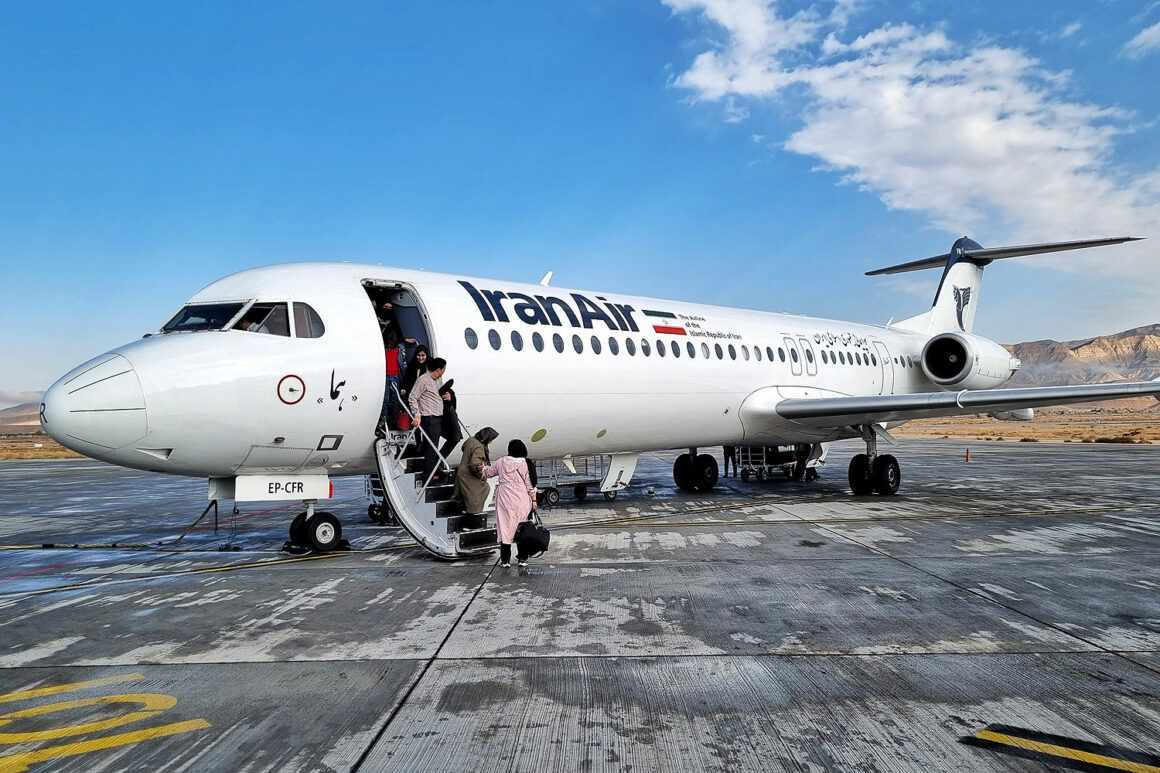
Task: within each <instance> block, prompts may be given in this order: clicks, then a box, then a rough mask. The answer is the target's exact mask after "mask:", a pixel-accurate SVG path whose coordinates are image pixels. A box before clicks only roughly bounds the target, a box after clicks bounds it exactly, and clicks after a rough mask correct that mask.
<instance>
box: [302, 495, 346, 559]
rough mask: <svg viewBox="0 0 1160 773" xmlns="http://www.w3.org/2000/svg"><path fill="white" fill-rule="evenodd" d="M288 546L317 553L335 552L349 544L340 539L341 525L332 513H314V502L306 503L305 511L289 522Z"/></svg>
mask: <svg viewBox="0 0 1160 773" xmlns="http://www.w3.org/2000/svg"><path fill="white" fill-rule="evenodd" d="M289 545H290V546H291V547H292V548H293V547H297V548H300V549H301V548H306V549H309V550H313V551H315V552H317V553H325V552H326V551H328V550H336V549H338V548H342V547H345V546H349V543H348V542H346V540H344V539H343V538H342V524H341V523H340V522H339V520H338V518H336V517H335V516H334V514H333V513H327V512H322V511H319V512H315V511H314V502H313V501H308V502H306V511H305V512H302V513H299V514H298V515H296V516H294V520H293V521H291V522H290V542H289Z"/></svg>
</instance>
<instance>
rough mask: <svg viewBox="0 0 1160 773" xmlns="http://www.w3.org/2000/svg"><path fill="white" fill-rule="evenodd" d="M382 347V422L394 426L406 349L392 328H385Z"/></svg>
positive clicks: (398, 406)
mask: <svg viewBox="0 0 1160 773" xmlns="http://www.w3.org/2000/svg"><path fill="white" fill-rule="evenodd" d="M384 349H385V351H386V355H387V385H386V386H387V388H386V392H385V394H384V395H383V424H384V426H387V427H394V426H395V417H396V415H397V414H398V412H399V408H400V407H401V404H400V402H399V399H400V396H401V394H402V392H401V390H400V387H399V384H400V382H401V381H402V379H403V373H404V372H405V371H406V369H407V349H406V347H405V346H403V342H402V341H400V340H399V336H398V334H397V333H396V332H395V331H394V330H393V329H388V330H387V338H386V343H385V346H384Z"/></svg>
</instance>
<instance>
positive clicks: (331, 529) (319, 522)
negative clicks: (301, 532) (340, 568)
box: [306, 513, 342, 553]
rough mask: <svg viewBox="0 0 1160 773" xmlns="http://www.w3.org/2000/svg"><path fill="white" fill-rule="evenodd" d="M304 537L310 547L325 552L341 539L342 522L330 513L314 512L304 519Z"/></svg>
mask: <svg viewBox="0 0 1160 773" xmlns="http://www.w3.org/2000/svg"><path fill="white" fill-rule="evenodd" d="M306 537H307V539H308V540H309V543H308V544H309V545H310V546H311V547H313V548H314V549H315V550H317V551H318V552H319V553H325V552H326V551H328V550H333V549H334V548H336V547H338V543H339V542H340V541H342V524H340V523H339V522H338V519H337V518H335V517H334V516H333V515H331V514H330V513H315V514H314V516H313V517H312V518H310V519H309V520H308V521H306Z"/></svg>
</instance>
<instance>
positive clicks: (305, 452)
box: [42, 263, 1011, 477]
mask: <svg viewBox="0 0 1160 773" xmlns="http://www.w3.org/2000/svg"><path fill="white" fill-rule="evenodd" d="M368 283H370V284H373V285H377V286H379V287H383V288H392V287H397V288H399V289H401V290H407V291H409V292H410V296H411V297H412V298H413V299H414V301H415V309H416V310H417V312H418V314H419V315H420V316H421V317H422V320H423V323H424V325H425V333H426V337H427V340H428V342H429V344H430V346H431V349H432V352H433V353H434V354H435V355H437V356H439V357H442V358H444V359H446V360H447V362H448V368H447V373H446V377H445V378H454V379H455V387H456V391H457V394H458V398H459V416H460V418H461V419H462V420H463V421H464V423H465V424H466V425H467V428H468V430H469V431H471V432H474V431H475V430H476V429H478V428H480V427H482V426H485V425H490V426H493V427H495V428H496V430H498V431H499V433H500V442H501V443H506V441H507V440H508V439H509V438H521V439H523V440H524V441H525V442H527V443H528V447H529V449H530V451H531V455H532V456H533V457H536V458H547V457H556V456H561V455H565V454H576V455H579V454H607V453H617V452H630V451H649V450H660V449H670V448H687V447H695V446H712V445H720V444H753V445H772V444H788V443H817V442H825V441H829V440H835V439H838V438H842V437H853V436H855V434H856V431H855V430H854V429H852V428H849V427H838V428H827V429H817V428H809V427H805V426H802V425H799V424H795V423H794V422H792V421H788V420H780V421H773V422H772V423H771V422H770V421H769V420H768V418H766V420H764V421H762V422H761V423H755V422H751V421H747V418H746V417H747V413H746V404H747V401H749V400H755V399H758V398H757V397H755V396H757V395H761V396H762V397H761V399H763V400H767V401H768V399H769V396H770V395H774V396H775V397H782V398H803V397H804V398H813V397H841V396H850V395H879V394H905V393H912V392H926V391H931V390H932V389H938V386H937V385H934V384H932V383H931V381H930V380H929V379H928V378H927V376H926V375H925V374H924V372H923V370H922V368H921V367H920V365H919V357H920V354H921V352H922V349H923V346H924V344H925V342H926V340H927V338H928V336H926V335H923V334H920V333H917V332H912V331H908V330H904V329H899V328H893V327H880V326H872V325H865V324H858V323H852V322H842V321H836V320H828V319H817V318H811V317H804V316H795V315H788V314H777V313H768V312H760V311H747V310H742V309H733V308H725V307H719V306H708V305H702V304H695V303H687V302H680V301H667V300H657V299H651V298H642V297H636V296H627V295H621V294H618V293H607V292H592V291H583V290H567V289H562V288H556V287H544V286H540V285H527V284H519V283H515V282H506V281H501V280H495V279H479V278H469V277H462V276H454V275H447V274H437V273H427V272H421V271H414V270H407V269H395V268H387V267H383V266H375V265H355V264H346V263H322V264H311V263H303V264H289V265H281V266H271V267H267V268H259V269H254V270H249V271H243V272H241V273H238V274H234V275H232V276H229V277H225V278H223V279H221V280H219V281H216V282H214V283H212V284H210V285H209V286H208V287H206V288H205V289H203V290H202V291H201V292H199V293H198V294H197V295H195V296H194V297H193V298H192V299H190V301H189V304H209V303H218V302H220V303H241V304H247V305H248V304H249V303H250V302H259V303H282V302H287V303H299V304H302V303H305V304H309V306H310V307H311V308H312V309H314V310H315V311H316V312H317V314H318V316H319V317H320V319H321V320H322V322H323V323H324V325H325V332H324V334H323V335H321V337H316V338H304V337H296V336H282V335H271V334H268V333H261V332H250V331H246V330H239V329H227V330H206V331H199V332H172V333H162V334H155V335H151V336H149V337H146V338H144V339H141V340H139V341H135V342H133V343H130V344H126V345H125V346H122V347H119V348H117V349H114V350H113V351H112V352H109V353H106V354H105V355H102V356H101V357H98V358H95V359H94V360H92V361H90V362H88V363H85V364H84V365H82V366H80V367H78V368H76V369H74V370H73V371H72V372H70V373H69V374H67V375H66V376H64V377H63V378H62V379H61V380H60V381H58V382H57V383H56V384H55V385H54V386H53V387H52V388H51V389H50V390H49V392H48V393H47V394H46V397H45V400H44V408H43V410H42V417H43V421H44V427H45V429H46V430H47V431H48V432H49V433H50V434H52V435H53V436H54V437H56V438H57V439H59V440H61V442H63V443H64V444H65V445H68V446H70V447H72V448H74V449H76V450H78V451H80V452H82V453H84V454H86V455H89V456H92V457H95V458H98V459H103V460H106V461H109V462H113V463H115V464H120V465H124V466H128V467H136V468H140V469H147V470H155V471H159V472H169V473H175V474H182V475H192V476H201V477H225V476H235V475H242V474H247V473H264V472H303V473H322V472H325V473H327V474H329V475H332V476H334V475H352V474H365V473H368V472H371V471H373V470H374V469H375V461H374V455H373V443H374V429H375V426H376V423H377V421H378V418H379V415H380V412H381V409H382V404H383V396H384V388H385V378H384V376H385V364H384V349H383V339H382V335H381V331H380V327H379V320H378V318H377V317H376V311H375V308H374V306H373V304H372V301H371V299H370V298H369V297H368V294H367V290H366V285H367V284H368ZM243 308H245V306H243ZM296 332H297V331H296ZM992 370H993V371H994V372H992V373H990V374H987V376H986V377H987V378H988V379H990V381H992V382H993V383H994V384H995V385H997V384H999V383H1001V382H1002V381H1003V380H1005V379H1006V378H1007V377H1009V375H1010V372H1011V371H1010V369H1009V368H1008V369H1004V368H1003V367H999V368H998V369H992Z"/></svg>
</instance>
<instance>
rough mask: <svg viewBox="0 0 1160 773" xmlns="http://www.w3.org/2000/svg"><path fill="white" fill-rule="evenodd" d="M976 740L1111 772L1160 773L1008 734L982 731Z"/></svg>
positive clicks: (1148, 767) (1140, 764) (1149, 767)
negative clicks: (1094, 766)
mask: <svg viewBox="0 0 1160 773" xmlns="http://www.w3.org/2000/svg"><path fill="white" fill-rule="evenodd" d="M975 738H978V739H979V740H980V741H991V742H992V743H1001V744H1003V745H1004V746H1014V747H1016V748H1018V749H1026V750H1027V751H1032V752H1039V753H1040V754H1046V755H1049V756H1052V757H1063V758H1065V759H1069V760H1075V761H1076V762H1086V763H1088V764H1089V765H1100V766H1103V767H1105V768H1108V769H1110V770H1126V771H1130V773H1160V767H1157V766H1155V765H1147V764H1145V763H1143V762H1131V761H1130V760H1121V759H1117V758H1116V757H1108V756H1106V755H1103V754H1095V753H1093V752H1085V751H1080V750H1079V749H1070V748H1068V747H1066V746H1059V745H1058V744H1052V743H1044V742H1042V741H1031V740H1028V739H1026V738H1019V737H1018V736H1014V735H1007V734H1006V733H996V732H995V731H993V730H980V731H978V732H977V733H975Z"/></svg>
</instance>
